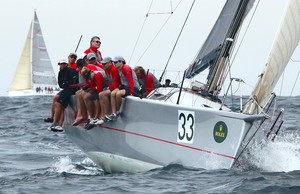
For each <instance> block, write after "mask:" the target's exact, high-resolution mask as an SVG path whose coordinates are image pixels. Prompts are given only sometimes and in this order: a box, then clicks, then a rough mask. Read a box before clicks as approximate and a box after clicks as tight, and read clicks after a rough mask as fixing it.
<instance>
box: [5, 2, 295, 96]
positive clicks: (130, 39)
mask: <svg viewBox="0 0 300 194" xmlns="http://www.w3.org/2000/svg"><path fill="white" fill-rule="evenodd" d="M179 2H180V0H172V5H173V9H174V8H175V6H176V5H178V3H179ZM224 2H225V0H196V3H195V6H194V8H193V11H192V13H191V16H190V20H189V21H188V23H187V25H186V28H185V29H184V31H183V35H182V37H181V39H180V40H179V43H178V46H177V48H176V49H175V52H174V54H173V58H172V59H171V60H170V63H169V66H168V67H169V68H168V70H174V71H183V70H184V69H185V68H186V67H187V66H188V64H189V63H190V62H191V60H192V59H193V58H194V57H195V55H196V52H197V51H198V49H199V48H200V47H201V45H202V43H203V41H204V40H205V38H206V37H207V35H208V33H209V31H210V29H211V27H212V25H213V24H214V22H215V20H216V18H217V16H218V13H219V12H220V10H221V9H222V6H223V4H224ZM285 2H286V0H276V1H274V0H261V2H260V6H259V7H258V10H257V12H256V14H255V16H254V18H253V21H252V24H251V26H250V28H249V31H248V33H247V34H246V36H245V42H244V43H243V44H242V46H241V48H240V52H239V54H238V55H237V57H236V59H235V61H234V63H233V65H234V66H233V69H232V72H231V74H232V76H233V77H240V78H242V79H243V80H244V81H245V82H246V83H247V84H246V85H245V86H244V88H243V91H244V93H245V94H249V93H250V91H251V89H252V87H253V86H254V85H255V83H256V80H257V76H258V75H259V73H260V72H261V71H262V70H263V67H264V65H265V63H266V62H267V58H268V54H269V51H270V49H271V46H272V43H273V39H274V36H275V34H276V30H277V28H278V26H279V21H280V16H281V15H282V13H283V9H284V5H285ZM150 3H151V0H64V1H60V0H26V1H24V0H2V1H0V6H1V7H2V8H4V9H2V10H1V12H0V23H1V31H0V35H1V36H0V43H1V46H0V53H1V58H0V66H1V69H2V72H3V73H2V75H1V85H0V95H7V90H8V88H9V85H10V83H11V81H12V78H13V75H14V71H15V69H16V67H17V63H18V61H19V57H20V54H21V52H22V49H23V46H24V43H25V38H26V35H27V32H28V29H29V24H30V22H31V20H32V18H33V12H34V9H36V11H37V14H38V17H39V20H40V23H41V27H42V32H43V35H44V39H45V43H46V46H47V48H48V52H49V55H50V58H51V60H52V65H53V67H54V70H55V72H57V70H58V67H57V65H56V64H57V61H58V60H59V59H60V58H66V57H67V55H68V54H69V53H70V52H73V51H74V50H75V48H76V45H77V42H78V40H79V37H80V35H83V39H82V41H81V44H80V46H79V48H78V51H77V53H78V54H79V55H80V54H81V53H82V52H83V51H84V50H85V49H86V48H88V46H89V40H90V38H91V37H92V36H94V35H99V36H100V37H101V41H102V45H101V51H102V53H103V56H111V57H113V56H115V55H122V56H123V57H124V58H125V59H127V61H129V58H130V57H131V54H132V50H133V48H134V44H135V42H136V40H137V37H138V34H139V32H140V29H141V27H142V24H143V22H144V19H145V15H146V13H147V11H148V8H149V5H150ZM191 3H192V0H183V1H182V2H181V4H180V5H179V7H178V9H176V10H175V12H174V14H173V16H172V17H171V19H170V20H169V22H168V23H167V25H166V27H165V28H164V29H163V30H162V31H161V33H160V34H159V35H158V37H157V39H155V41H154V42H153V44H152V45H151V47H150V48H149V49H148V51H147V52H146V53H145V54H144V55H143V57H142V58H141V60H140V61H139V63H137V61H138V59H139V58H140V57H141V55H142V53H143V52H144V50H145V49H146V47H147V46H148V45H149V43H150V42H151V40H152V39H153V37H154V36H155V35H156V33H157V32H158V30H159V28H160V27H161V26H162V24H163V23H164V22H165V21H166V19H167V17H168V16H169V15H162V14H159V15H150V16H149V17H148V18H147V21H146V23H145V27H144V31H143V33H142V34H141V37H140V41H139V43H138V45H137V48H136V51H135V53H134V55H133V57H132V59H131V60H130V64H129V65H131V66H132V67H134V66H136V65H142V66H144V67H145V68H146V69H148V68H149V69H150V70H152V69H156V70H162V69H163V68H164V66H165V64H166V62H167V60H168V57H169V55H170V52H171V50H172V47H173V45H174V43H175V40H176V38H177V35H178V33H179V31H180V29H181V26H182V24H183V21H184V19H185V15H186V13H187V12H188V10H189V7H190V5H191ZM169 10H170V0H154V1H153V7H152V9H151V11H152V12H167V11H169ZM293 59H294V60H300V49H299V48H298V49H297V50H296V53H295V54H294V56H293ZM299 70H300V65H299V62H298V63H290V64H289V65H288V68H287V70H286V72H285V82H284V85H283V91H282V95H290V93H291V90H292V86H293V84H294V81H295V79H296V76H297V73H298V72H299ZM156 72H158V71H156ZM174 74H176V73H174ZM159 76H160V73H158V74H157V77H159ZM170 76H171V75H170ZM172 77H174V75H172ZM175 77H176V76H175ZM175 77H174V78H175ZM178 80H179V79H177V81H178ZM279 82H281V80H280V81H279ZM280 84H281V83H279V84H278V85H279V86H280ZM279 86H278V87H277V88H276V92H277V94H279V92H280V87H279ZM299 87H300V81H298V83H297V85H296V88H295V91H294V92H293V95H299V94H300V90H299Z"/></svg>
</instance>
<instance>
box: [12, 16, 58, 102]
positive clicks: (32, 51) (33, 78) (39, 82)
mask: <svg viewBox="0 0 300 194" xmlns="http://www.w3.org/2000/svg"><path fill="white" fill-rule="evenodd" d="M37 87H41V88H42V89H44V88H45V87H47V88H48V87H52V88H53V89H54V88H56V87H57V80H56V76H55V73H54V70H53V67H52V64H51V61H50V57H49V54H48V51H47V48H46V45H45V41H44V38H43V34H42V30H41V26H40V23H39V20H38V17H37V15H36V12H34V19H33V21H32V22H31V25H30V28H29V31H28V35H27V38H26V42H25V45H24V48H23V51H22V54H21V57H20V60H19V64H18V66H17V69H16V73H15V76H14V78H13V82H12V84H11V86H10V89H9V95H10V96H23V95H33V94H35V93H36V92H35V91H36V88H37ZM39 94H45V93H39Z"/></svg>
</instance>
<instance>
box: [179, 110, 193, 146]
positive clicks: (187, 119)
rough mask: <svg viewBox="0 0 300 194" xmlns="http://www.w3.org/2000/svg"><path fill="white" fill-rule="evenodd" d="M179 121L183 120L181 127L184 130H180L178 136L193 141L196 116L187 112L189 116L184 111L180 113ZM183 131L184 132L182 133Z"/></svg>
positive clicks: (183, 139)
mask: <svg viewBox="0 0 300 194" xmlns="http://www.w3.org/2000/svg"><path fill="white" fill-rule="evenodd" d="M179 121H181V122H180V123H181V129H182V131H179V132H178V138H179V139H180V140H182V141H185V140H187V141H191V140H192V139H193V136H194V123H195V120H194V117H193V115H192V114H187V116H186V115H185V114H184V113H180V114H179ZM181 132H182V133H181Z"/></svg>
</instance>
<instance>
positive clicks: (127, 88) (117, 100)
mask: <svg viewBox="0 0 300 194" xmlns="http://www.w3.org/2000/svg"><path fill="white" fill-rule="evenodd" d="M113 63H114V64H115V66H116V68H117V69H118V72H119V76H120V80H121V84H120V85H119V86H118V88H116V89H114V90H113V91H112V92H111V109H112V114H110V115H109V116H107V117H106V118H107V119H109V120H116V119H117V117H118V116H119V114H120V113H119V110H120V107H121V104H122V98H124V97H126V96H128V95H134V96H139V95H140V94H139V88H140V86H139V83H138V80H137V77H136V74H135V72H134V71H133V70H132V69H131V67H130V66H129V65H126V61H125V60H124V58H123V57H121V56H117V57H115V58H114V59H113Z"/></svg>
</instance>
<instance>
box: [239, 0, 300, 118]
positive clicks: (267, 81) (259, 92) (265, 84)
mask: <svg viewBox="0 0 300 194" xmlns="http://www.w3.org/2000/svg"><path fill="white" fill-rule="evenodd" d="M299 41H300V1H299V0H289V1H288V3H287V6H286V9H285V13H284V15H283V17H282V20H281V25H280V27H279V30H278V32H277V36H276V38H275V41H274V43H273V47H272V50H271V52H270V55H269V59H268V62H267V64H266V68H265V70H264V71H263V73H262V74H261V76H260V78H259V80H258V82H257V84H256V86H255V88H254V90H253V91H252V93H251V96H250V98H251V100H250V101H249V103H248V104H247V105H246V106H245V109H244V111H243V112H244V113H247V114H253V113H256V112H257V111H260V110H259V109H258V106H257V105H258V104H259V105H260V106H263V105H265V103H266V102H267V99H268V98H269V95H270V94H271V93H272V92H273V90H274V87H275V86H276V83H277V81H278V80H279V78H280V76H281V74H282V72H283V71H284V69H285V67H286V65H287V64H288V62H289V60H290V58H291V56H292V55H293V52H294V50H295V49H296V47H297V45H298V43H299Z"/></svg>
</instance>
